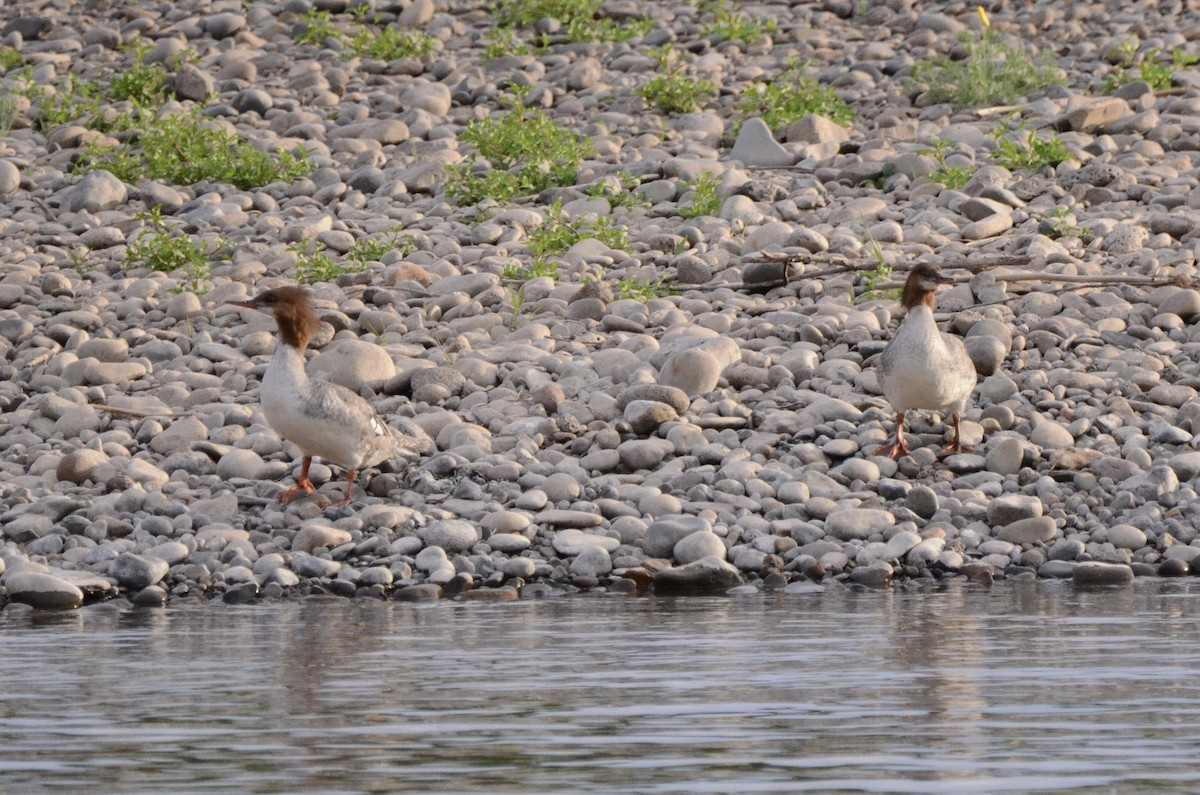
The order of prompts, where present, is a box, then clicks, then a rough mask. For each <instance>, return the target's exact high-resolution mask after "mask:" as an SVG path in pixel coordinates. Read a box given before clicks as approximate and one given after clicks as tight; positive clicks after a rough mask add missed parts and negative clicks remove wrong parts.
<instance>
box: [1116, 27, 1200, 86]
mask: <svg viewBox="0 0 1200 795" xmlns="http://www.w3.org/2000/svg"><path fill="white" fill-rule="evenodd" d="M1137 51H1138V40H1137V37H1136V36H1131V37H1129V38H1128V39H1126V40H1125V41H1124V42H1122V43H1121V44H1119V45H1117V46H1116V47H1113V48H1112V49H1111V50H1109V51H1108V53H1107V54H1106V55H1105V57H1106V58H1107V59H1108V60H1110V61H1113V62H1114V63H1115V66H1114V68H1113V72H1112V74H1110V75H1109V76H1108V77H1107V78H1105V80H1104V86H1103V90H1104V91H1107V92H1111V91H1115V90H1116V89H1117V88H1119V87H1121V86H1123V85H1125V84H1126V83H1131V82H1133V81H1134V80H1144V81H1145V82H1146V83H1148V84H1149V85H1150V88H1151V89H1152V90H1153V91H1156V92H1157V91H1165V90H1166V89H1168V88H1171V86H1173V85H1174V84H1175V73H1176V72H1177V71H1179V70H1181V69H1187V68H1188V67H1190V66H1194V65H1195V64H1196V63H1198V62H1200V58H1197V57H1196V56H1194V55H1188V54H1187V53H1186V52H1184V51H1183V50H1182V49H1180V48H1179V47H1176V48H1175V49H1173V50H1171V60H1170V62H1169V63H1168V62H1166V61H1165V60H1163V59H1162V58H1161V57H1160V55H1159V51H1158V50H1156V49H1152V50H1147V51H1146V53H1145V54H1144V55H1143V56H1142V57H1141V58H1140V59H1139V58H1138V55H1137ZM1134 65H1136V66H1137V71H1136V73H1135V72H1133V71H1131V70H1130V67H1131V66H1134Z"/></svg>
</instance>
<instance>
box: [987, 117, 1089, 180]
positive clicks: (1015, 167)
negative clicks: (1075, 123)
mask: <svg viewBox="0 0 1200 795" xmlns="http://www.w3.org/2000/svg"><path fill="white" fill-rule="evenodd" d="M992 139H993V140H995V142H996V150H995V152H993V153H992V158H993V159H994V160H995V161H996V162H997V163H999V164H1000V165H1002V166H1004V167H1005V168H1007V169H1008V170H1009V171H1038V170H1040V169H1042V168H1045V167H1046V166H1057V165H1058V164H1059V163H1061V162H1062V161H1064V160H1066V159H1067V158H1068V157H1070V156H1071V152H1070V150H1068V149H1067V145H1066V144H1065V143H1063V141H1062V139H1061V138H1059V137H1058V136H1057V135H1055V134H1054V133H1051V134H1050V137H1049V138H1039V137H1038V136H1037V132H1036V131H1035V130H1032V129H1030V128H1029V127H1028V126H1027V125H1025V124H1022V125H1021V126H1020V127H1018V128H1017V129H1016V130H1012V129H1010V128H1009V126H1008V125H1007V124H1003V125H1001V126H1000V127H999V128H998V129H996V130H995V131H994V132H993V133H992Z"/></svg>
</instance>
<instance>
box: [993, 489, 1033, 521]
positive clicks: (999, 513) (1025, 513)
mask: <svg viewBox="0 0 1200 795" xmlns="http://www.w3.org/2000/svg"><path fill="white" fill-rule="evenodd" d="M1041 515H1042V501H1041V500H1039V499H1038V498H1037V497H1032V496H1028V495H1025V494H1004V495H1001V496H999V497H996V498H995V499H994V500H992V501H991V502H990V503H988V507H987V520H988V523H989V524H992V525H1000V526H1004V525H1009V524H1012V523H1013V522H1017V521H1020V520H1021V519H1031V518H1033V517H1035V516H1041Z"/></svg>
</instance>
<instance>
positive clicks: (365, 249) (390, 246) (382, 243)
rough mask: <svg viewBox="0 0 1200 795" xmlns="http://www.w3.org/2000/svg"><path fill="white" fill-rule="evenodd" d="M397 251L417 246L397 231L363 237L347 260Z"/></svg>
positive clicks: (375, 257)
mask: <svg viewBox="0 0 1200 795" xmlns="http://www.w3.org/2000/svg"><path fill="white" fill-rule="evenodd" d="M360 7H361V6H360ZM396 249H399V250H400V251H401V252H403V253H404V254H411V253H412V252H413V251H416V249H417V246H416V243H415V242H414V241H413V239H412V237H411V236H409V235H403V234H402V233H401V230H399V229H395V230H392V231H391V232H389V233H388V234H387V235H386V236H384V237H382V238H377V237H361V238H359V239H358V240H356V241H354V245H353V246H352V247H351V248H350V250H349V251H347V252H346V259H348V260H351V261H352V262H357V263H358V264H359V265H361V266H364V267H365V266H366V264H367V263H368V262H379V261H380V260H382V259H383V257H384V255H386V254H387V253H388V252H389V251H394V250H396Z"/></svg>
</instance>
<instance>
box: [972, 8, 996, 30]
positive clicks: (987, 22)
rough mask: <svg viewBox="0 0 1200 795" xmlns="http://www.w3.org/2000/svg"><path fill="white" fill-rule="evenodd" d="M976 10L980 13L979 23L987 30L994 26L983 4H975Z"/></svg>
mask: <svg viewBox="0 0 1200 795" xmlns="http://www.w3.org/2000/svg"><path fill="white" fill-rule="evenodd" d="M975 10H976V11H977V12H978V13H979V24H980V25H983V29H984V30H987V29H988V28H990V27H991V26H992V20H990V19H988V14H987V12H986V11H984V10H983V6H975Z"/></svg>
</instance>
